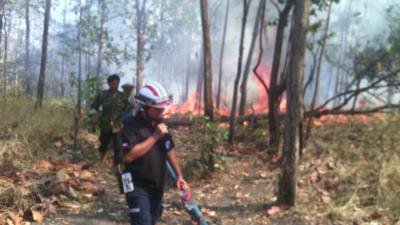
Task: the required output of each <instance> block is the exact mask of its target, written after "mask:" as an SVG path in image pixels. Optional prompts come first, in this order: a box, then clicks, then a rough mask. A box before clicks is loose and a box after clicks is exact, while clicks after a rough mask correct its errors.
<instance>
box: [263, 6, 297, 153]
mask: <svg viewBox="0 0 400 225" xmlns="http://www.w3.org/2000/svg"><path fill="white" fill-rule="evenodd" d="M292 4H293V0H289V1H287V2H286V5H285V6H284V8H283V10H279V7H278V6H276V7H277V9H278V10H279V19H278V25H277V31H276V36H275V46H274V56H273V61H272V71H271V76H270V81H269V85H270V86H269V93H268V129H269V132H270V135H271V137H270V142H269V145H270V147H269V153H270V154H277V152H278V150H279V147H280V143H281V138H282V135H281V133H282V131H281V119H280V118H279V106H280V104H281V96H282V94H283V92H284V91H285V88H286V86H285V85H286V83H285V80H284V78H283V75H284V73H283V72H281V71H282V69H281V68H280V67H281V58H282V46H283V40H284V32H285V26H286V24H287V19H288V16H289V13H290V10H291V9H292Z"/></svg>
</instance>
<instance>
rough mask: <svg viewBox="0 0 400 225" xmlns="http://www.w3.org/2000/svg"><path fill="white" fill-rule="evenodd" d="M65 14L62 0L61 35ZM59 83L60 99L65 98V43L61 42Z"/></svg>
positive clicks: (65, 4)
mask: <svg viewBox="0 0 400 225" xmlns="http://www.w3.org/2000/svg"><path fill="white" fill-rule="evenodd" d="M66 14H67V0H64V10H63V25H62V26H63V33H64V34H65V18H66ZM61 57H62V58H61V82H60V89H61V93H60V94H61V97H64V96H65V41H63V53H62V56H61Z"/></svg>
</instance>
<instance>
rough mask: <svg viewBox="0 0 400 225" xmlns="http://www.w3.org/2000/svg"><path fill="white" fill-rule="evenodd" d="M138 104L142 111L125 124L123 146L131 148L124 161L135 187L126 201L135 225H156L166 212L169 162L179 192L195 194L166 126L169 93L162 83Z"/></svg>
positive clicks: (142, 94) (144, 90)
mask: <svg viewBox="0 0 400 225" xmlns="http://www.w3.org/2000/svg"><path fill="white" fill-rule="evenodd" d="M136 100H137V102H138V103H139V104H141V107H140V108H142V109H141V110H140V111H138V112H137V113H136V114H135V116H134V117H132V118H130V119H128V120H127V121H125V122H124V129H123V132H122V144H123V145H124V144H126V145H127V146H129V147H128V148H127V149H126V151H125V154H124V158H123V159H124V162H125V173H129V176H130V177H131V180H132V183H131V186H133V188H132V189H131V191H130V192H127V193H126V199H127V203H128V206H129V214H130V218H131V225H154V224H155V223H156V222H157V220H158V218H159V217H160V216H161V212H162V198H163V194H164V176H165V173H166V162H167V160H168V162H169V163H170V164H171V166H172V168H173V169H174V171H175V173H176V175H177V178H178V179H177V184H176V185H177V187H178V189H179V190H184V191H186V192H187V193H191V192H190V188H189V185H188V184H187V183H186V181H185V180H184V179H183V176H182V172H181V170H180V168H179V165H178V162H177V158H176V155H175V150H174V149H173V141H172V136H171V135H170V134H169V132H168V129H167V126H166V125H165V124H164V123H163V113H164V110H165V107H166V106H167V105H169V104H170V102H171V100H170V98H169V96H168V95H167V93H166V91H165V89H164V88H163V87H162V86H161V85H160V84H158V83H155V82H151V83H147V84H146V85H144V86H143V87H142V88H141V89H140V91H139V93H138V95H137V96H136ZM128 181H129V179H128ZM124 185H126V184H124ZM127 186H128V187H129V185H127Z"/></svg>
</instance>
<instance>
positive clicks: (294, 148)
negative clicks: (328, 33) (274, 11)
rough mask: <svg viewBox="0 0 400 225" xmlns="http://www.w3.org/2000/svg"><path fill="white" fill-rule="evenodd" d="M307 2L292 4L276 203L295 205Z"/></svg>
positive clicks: (302, 0) (307, 0) (298, 1)
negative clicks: (279, 173)
mask: <svg viewBox="0 0 400 225" xmlns="http://www.w3.org/2000/svg"><path fill="white" fill-rule="evenodd" d="M308 7H309V0H297V1H295V3H294V14H293V23H294V24H293V28H292V31H291V32H292V41H291V51H290V52H291V56H290V63H289V68H288V74H287V87H288V88H287V110H288V114H287V116H286V120H285V138H284V146H283V155H282V157H283V161H282V173H281V175H280V177H279V190H278V203H279V204H281V205H288V206H294V205H295V202H296V181H297V163H298V157H299V156H298V154H299V152H300V149H299V148H300V128H301V124H302V118H303V97H302V96H303V80H304V57H305V48H306V33H307V31H306V27H307V24H308V15H309V14H308Z"/></svg>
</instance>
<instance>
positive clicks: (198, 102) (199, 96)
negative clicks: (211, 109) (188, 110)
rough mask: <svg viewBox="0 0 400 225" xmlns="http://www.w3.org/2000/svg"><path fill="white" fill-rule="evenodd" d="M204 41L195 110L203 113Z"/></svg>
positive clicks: (202, 42) (202, 43)
mask: <svg viewBox="0 0 400 225" xmlns="http://www.w3.org/2000/svg"><path fill="white" fill-rule="evenodd" d="M203 58H204V41H203V40H202V41H201V48H200V60H199V70H198V77H197V84H196V96H195V97H196V104H195V105H194V109H195V110H196V109H197V110H198V111H201V100H202V99H203V98H202V96H203V80H204V76H203V74H204V60H203Z"/></svg>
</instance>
